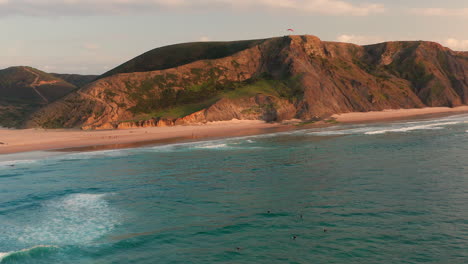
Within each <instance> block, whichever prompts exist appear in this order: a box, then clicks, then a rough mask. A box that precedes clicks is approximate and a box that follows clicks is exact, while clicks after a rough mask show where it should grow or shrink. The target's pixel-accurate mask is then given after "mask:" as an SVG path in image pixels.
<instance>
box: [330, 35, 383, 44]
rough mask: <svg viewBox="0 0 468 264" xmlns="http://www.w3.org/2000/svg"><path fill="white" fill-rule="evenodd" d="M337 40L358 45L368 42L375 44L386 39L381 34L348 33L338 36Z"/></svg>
mask: <svg viewBox="0 0 468 264" xmlns="http://www.w3.org/2000/svg"><path fill="white" fill-rule="evenodd" d="M336 41H339V42H347V43H353V44H358V45H368V44H375V43H380V42H384V41H386V39H385V38H382V37H379V36H363V35H348V34H343V35H340V36H338V37H337V38H336Z"/></svg>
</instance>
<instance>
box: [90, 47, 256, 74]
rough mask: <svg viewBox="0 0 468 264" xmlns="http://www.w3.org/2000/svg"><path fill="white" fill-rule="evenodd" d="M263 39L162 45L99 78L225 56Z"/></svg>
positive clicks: (160, 68)
mask: <svg viewBox="0 0 468 264" xmlns="http://www.w3.org/2000/svg"><path fill="white" fill-rule="evenodd" d="M263 41H264V40H245V41H233V42H193V43H183V44H176V45H171V46H166V47H161V48H157V49H153V50H151V51H148V52H146V53H144V54H142V55H140V56H138V57H136V58H134V59H132V60H130V61H128V62H126V63H124V64H122V65H120V66H118V67H117V68H114V69H112V70H110V71H108V72H106V73H104V74H103V75H101V76H100V77H99V78H104V77H108V76H111V75H114V74H118V73H131V72H146V71H156V70H164V69H169V68H174V67H177V66H181V65H185V64H188V63H191V62H194V61H198V60H208V59H218V58H223V57H227V56H230V55H233V54H235V53H237V52H239V51H242V50H245V49H248V48H250V47H253V46H255V45H257V44H259V43H261V42H263Z"/></svg>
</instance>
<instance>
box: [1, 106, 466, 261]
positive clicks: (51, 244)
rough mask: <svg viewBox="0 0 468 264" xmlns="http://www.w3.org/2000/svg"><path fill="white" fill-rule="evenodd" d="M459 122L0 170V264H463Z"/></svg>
mask: <svg viewBox="0 0 468 264" xmlns="http://www.w3.org/2000/svg"><path fill="white" fill-rule="evenodd" d="M467 121H468V115H461V116H454V117H449V118H440V119H437V120H423V121H411V122H398V123H387V124H367V125H347V126H346V125H342V126H335V127H331V128H325V129H310V130H301V131H293V132H284V133H277V134H271V135H261V136H251V137H243V138H233V139H222V140H212V141H204V142H194V143H184V144H174V145H167V146H149V147H144V148H138V149H126V150H111V151H98V152H83V153H58V152H36V153H27V154H20V155H4V156H0V159H1V161H0V252H2V253H0V259H1V260H0V262H1V263H2V264H3V263H468V191H467V190H468V162H467V161H468V133H467V130H468V123H467Z"/></svg>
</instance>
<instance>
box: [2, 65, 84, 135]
mask: <svg viewBox="0 0 468 264" xmlns="http://www.w3.org/2000/svg"><path fill="white" fill-rule="evenodd" d="M74 89H76V86H74V85H72V84H70V83H68V82H66V81H64V80H62V79H60V78H57V77H55V76H53V75H51V74H48V73H45V72H42V71H40V70H37V69H34V68H31V67H10V68H7V69H3V70H0V126H3V127H18V126H21V125H22V124H23V123H24V121H25V120H26V119H27V118H28V117H29V115H30V114H31V113H32V112H34V111H35V110H37V109H38V108H40V107H42V106H44V105H47V104H48V103H51V102H53V101H55V100H57V99H59V98H61V97H63V96H64V95H66V94H68V93H70V92H71V91H73V90H74Z"/></svg>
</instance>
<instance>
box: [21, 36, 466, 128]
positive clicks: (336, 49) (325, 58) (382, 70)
mask: <svg viewBox="0 0 468 264" xmlns="http://www.w3.org/2000/svg"><path fill="white" fill-rule="evenodd" d="M256 43H257V42H256ZM265 76H267V77H265ZM265 78H266V79H267V80H270V79H272V80H279V81H281V80H285V79H288V80H289V79H294V80H297V83H296V84H295V85H296V86H297V87H296V88H297V89H296V90H294V91H293V93H291V91H289V90H291V89H289V88H290V87H286V86H287V85H288V83H287V82H284V83H286V86H284V83H283V86H275V87H274V89H273V88H272V89H266V90H265V89H264V90H262V89H259V90H258V91H256V90H255V89H256V88H255V80H263V79H265ZM249 83H254V84H253V85H252V89H253V91H254V92H250V93H247V94H246V95H242V94H240V95H239V96H237V97H234V98H232V97H230V96H227V91H233V90H236V89H242V87H243V85H244V86H245V87H249V86H248V85H249ZM207 85H211V86H210V87H211V88H213V87H214V88H213V89H216V91H217V92H216V93H214V94H213V95H210V96H211V97H210V96H208V95H206V94H204V93H201V92H199V90H200V89H202V88H206V86H207ZM273 86H274V85H273ZM273 86H272V87H273ZM239 87H241V88H239ZM278 87H279V88H278ZM270 88H271V87H270ZM197 89H198V90H197ZM184 91H193V92H194V93H195V94H196V95H197V96H200V100H199V101H197V100H195V101H194V100H193V98H191V99H190V98H189V99H190V100H191V101H190V103H194V102H196V103H202V102H204V101H206V100H208V101H210V100H211V101H210V102H211V103H210V104H207V105H206V106H204V107H203V109H201V108H198V109H196V110H194V112H193V113H189V114H185V116H173V117H172V118H166V119H160V118H150V119H149V120H146V121H125V120H135V119H139V116H140V115H145V116H148V115H150V116H151V115H152V112H157V111H154V110H155V109H156V110H158V109H162V110H164V109H171V108H173V106H174V105H177V104H179V103H180V102H178V100H179V99H180V98H179V99H177V98H178V97H174V96H175V94H176V95H177V96H179V95H180V94H181V93H183V92H184ZM197 91H198V93H197ZM210 92H213V90H207V93H210ZM171 96H172V97H171ZM161 98H162V99H161ZM174 98H175V99H174ZM213 98H218V99H217V100H212V99H213ZM171 100H173V101H171ZM179 101H180V100H179ZM182 101H183V100H182ZM467 103H468V55H467V54H466V53H464V52H454V51H451V50H450V49H447V48H444V47H442V46H441V45H439V44H437V43H432V42H387V43H381V44H376V45H369V46H358V45H354V44H346V43H336V42H323V41H321V40H320V39H319V38H317V37H315V36H287V37H282V38H274V39H268V40H264V41H259V42H258V44H256V45H254V46H249V47H248V48H246V49H245V50H242V51H239V52H237V53H235V54H233V55H231V56H228V57H224V58H219V59H212V60H200V61H195V62H191V63H188V64H185V65H180V66H178V67H175V68H170V69H165V70H158V71H149V72H134V73H124V74H116V75H113V76H109V77H105V78H102V79H99V80H97V81H95V82H94V83H92V84H90V85H88V86H85V87H83V88H81V89H80V90H78V91H77V92H75V93H72V94H70V95H68V96H67V97H65V98H63V99H62V100H60V101H58V102H56V103H54V104H51V105H49V106H48V107H46V108H44V109H42V110H41V111H39V112H37V113H36V114H35V115H34V116H33V118H32V119H31V121H30V122H29V125H30V126H45V124H48V123H54V124H55V123H61V124H62V125H63V126H64V127H77V126H78V127H82V128H84V129H109V128H119V129H123V128H134V127H147V126H172V125H185V124H198V123H205V122H211V121H222V120H231V119H248V120H254V119H255V120H264V121H268V122H273V121H282V120H287V119H292V118H299V119H303V120H308V119H320V118H325V117H327V116H329V115H332V114H335V113H344V112H352V111H373V110H383V109H395V108H417V107H424V106H456V105H460V104H467ZM158 107H159V108H158ZM200 109H201V110H200ZM154 116H158V114H157V113H155V114H154Z"/></svg>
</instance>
